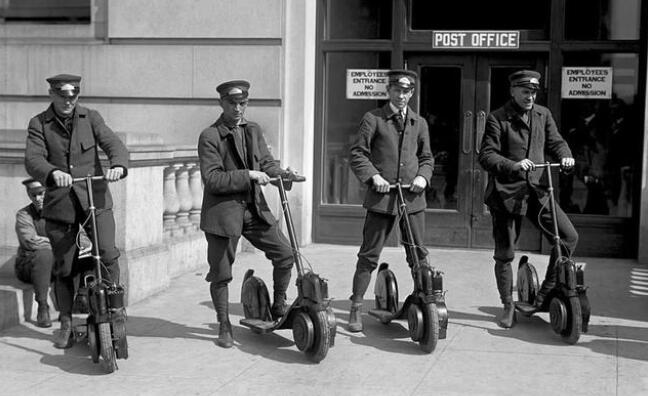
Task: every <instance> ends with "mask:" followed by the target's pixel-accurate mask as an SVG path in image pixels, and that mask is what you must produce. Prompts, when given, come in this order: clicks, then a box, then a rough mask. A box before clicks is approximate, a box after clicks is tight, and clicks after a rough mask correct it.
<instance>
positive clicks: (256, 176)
mask: <svg viewBox="0 0 648 396" xmlns="http://www.w3.org/2000/svg"><path fill="white" fill-rule="evenodd" d="M248 173H249V174H250V180H252V181H254V182H256V183H258V184H260V185H262V186H265V185H266V184H268V183H269V182H270V176H268V175H267V174H266V173H265V172H261V171H256V170H249V171H248Z"/></svg>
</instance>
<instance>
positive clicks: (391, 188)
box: [389, 183, 412, 190]
mask: <svg viewBox="0 0 648 396" xmlns="http://www.w3.org/2000/svg"><path fill="white" fill-rule="evenodd" d="M400 186H401V188H402V189H404V190H406V189H408V188H410V187H411V186H412V185H411V184H401V185H400ZM395 188H398V183H397V184H390V185H389V189H390V190H393V189H395Z"/></svg>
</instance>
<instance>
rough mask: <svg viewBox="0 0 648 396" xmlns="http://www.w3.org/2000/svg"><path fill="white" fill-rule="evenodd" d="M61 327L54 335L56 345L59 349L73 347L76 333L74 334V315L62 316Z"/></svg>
mask: <svg viewBox="0 0 648 396" xmlns="http://www.w3.org/2000/svg"><path fill="white" fill-rule="evenodd" d="M60 321H61V328H60V329H59V331H58V333H57V334H56V336H55V337H54V347H56V348H59V349H67V348H71V347H72V345H74V334H72V315H63V314H61V316H60Z"/></svg>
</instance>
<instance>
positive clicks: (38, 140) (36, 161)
mask: <svg viewBox="0 0 648 396" xmlns="http://www.w3.org/2000/svg"><path fill="white" fill-rule="evenodd" d="M47 157H48V155H47V144H46V142H45V132H44V131H43V124H42V123H41V122H40V120H39V118H38V117H34V118H32V119H31V120H30V121H29V126H28V127H27V141H26V147H25V169H26V170H27V173H29V175H30V176H31V177H33V178H34V179H36V180H38V181H39V182H41V183H42V184H43V185H48V181H49V182H50V184H49V185H51V183H52V182H53V180H48V178H49V175H50V174H51V173H52V172H53V171H55V170H58V168H57V167H55V166H54V165H52V164H50V163H49V162H48V161H47Z"/></svg>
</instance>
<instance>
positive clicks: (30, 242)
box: [16, 209, 51, 251]
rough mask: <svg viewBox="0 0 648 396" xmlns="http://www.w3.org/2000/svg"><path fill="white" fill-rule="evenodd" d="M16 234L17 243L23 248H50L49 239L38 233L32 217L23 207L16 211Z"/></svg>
mask: <svg viewBox="0 0 648 396" xmlns="http://www.w3.org/2000/svg"><path fill="white" fill-rule="evenodd" d="M16 235H17V236H18V243H20V246H21V247H22V248H23V249H25V250H31V251H33V250H39V249H46V248H49V249H51V245H50V241H49V239H48V238H47V237H45V236H41V235H38V233H37V232H36V226H34V219H33V218H32V217H31V215H30V214H29V213H28V212H27V211H26V210H24V209H21V210H19V211H18V212H17V213H16Z"/></svg>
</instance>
